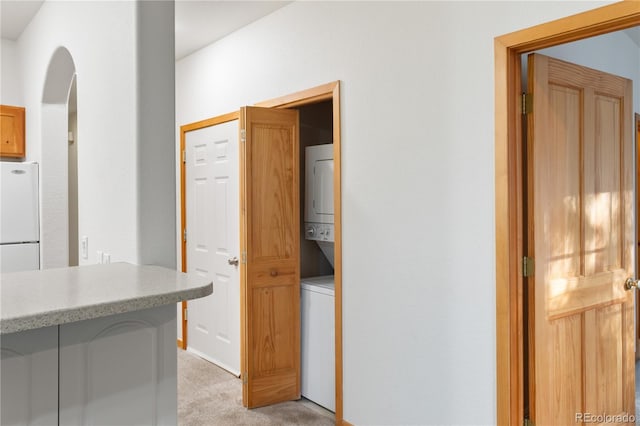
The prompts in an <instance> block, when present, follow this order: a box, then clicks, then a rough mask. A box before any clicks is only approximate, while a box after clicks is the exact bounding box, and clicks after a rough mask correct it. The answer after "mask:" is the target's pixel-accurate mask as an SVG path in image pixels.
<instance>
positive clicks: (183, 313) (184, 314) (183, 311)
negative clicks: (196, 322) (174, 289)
mask: <svg viewBox="0 0 640 426" xmlns="http://www.w3.org/2000/svg"><path fill="white" fill-rule="evenodd" d="M187 311H188V308H184V309H183V310H182V317H183V318H184V320H185V321H187Z"/></svg>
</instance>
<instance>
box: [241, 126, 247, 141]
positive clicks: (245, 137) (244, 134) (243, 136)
mask: <svg viewBox="0 0 640 426" xmlns="http://www.w3.org/2000/svg"><path fill="white" fill-rule="evenodd" d="M246 141H247V131H246V130H245V129H240V142H243V143H244V142H246Z"/></svg>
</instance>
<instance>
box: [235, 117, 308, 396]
mask: <svg viewBox="0 0 640 426" xmlns="http://www.w3.org/2000/svg"><path fill="white" fill-rule="evenodd" d="M240 125H241V129H242V131H243V132H244V134H245V137H246V140H245V143H244V144H243V151H242V153H241V177H242V179H241V193H242V197H243V198H242V204H241V206H242V207H241V210H242V221H241V228H242V232H241V234H242V240H241V244H242V251H243V252H244V253H246V255H245V258H246V263H244V264H243V267H242V270H241V283H242V295H241V297H242V308H241V309H242V320H241V323H242V334H243V336H242V339H243V342H244V345H243V347H244V348H247V349H246V350H245V351H244V353H243V354H242V366H243V367H242V370H243V372H242V376H243V404H244V405H245V406H248V407H258V406H262V405H268V404H273V403H277V402H282V401H288V400H293V399H299V398H300V259H299V257H300V254H299V253H300V218H299V212H300V200H299V164H298V161H299V160H298V149H299V148H298V129H299V126H298V112H297V111H295V110H277V109H273V110H272V109H265V108H255V107H246V108H243V109H242V110H241V124H240Z"/></svg>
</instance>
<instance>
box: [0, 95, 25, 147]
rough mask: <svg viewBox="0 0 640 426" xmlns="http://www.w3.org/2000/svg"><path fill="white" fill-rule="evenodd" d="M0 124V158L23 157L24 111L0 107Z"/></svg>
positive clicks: (20, 108) (17, 108)
mask: <svg viewBox="0 0 640 426" xmlns="http://www.w3.org/2000/svg"><path fill="white" fill-rule="evenodd" d="M0 122H1V123H0V157H13V158H22V157H24V156H25V155H26V150H25V137H24V136H25V131H24V127H25V109H24V108H22V107H15V106H7V105H0Z"/></svg>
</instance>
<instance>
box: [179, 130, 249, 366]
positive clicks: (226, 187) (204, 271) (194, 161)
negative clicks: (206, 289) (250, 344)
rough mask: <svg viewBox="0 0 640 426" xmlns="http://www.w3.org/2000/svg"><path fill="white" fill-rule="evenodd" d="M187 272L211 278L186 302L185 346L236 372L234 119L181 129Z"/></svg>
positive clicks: (237, 306)
mask: <svg viewBox="0 0 640 426" xmlns="http://www.w3.org/2000/svg"><path fill="white" fill-rule="evenodd" d="M185 149H186V156H185V157H186V182H187V184H186V210H187V211H186V215H187V221H186V223H187V259H188V260H187V272H189V273H195V274H198V275H201V276H206V277H207V278H210V279H212V280H213V294H212V295H210V296H207V297H204V298H201V299H197V300H193V301H190V302H189V304H188V318H187V336H188V340H187V349H188V350H189V351H191V352H194V353H196V354H198V355H200V356H201V357H203V358H205V359H207V360H209V361H211V362H213V363H215V364H217V365H218V366H220V367H222V368H224V369H225V370H228V371H230V372H231V373H233V374H235V375H239V374H240V286H239V269H238V263H237V262H236V263H235V264H234V262H233V261H234V260H238V259H239V257H240V256H239V252H238V244H239V226H240V225H239V217H240V211H239V199H238V194H239V192H238V191H239V188H238V173H239V170H238V167H239V165H238V164H239V163H238V120H233V121H228V122H225V123H221V124H216V125H213V126H209V127H204V128H201V129H197V130H192V131H190V132H187V133H186V135H185Z"/></svg>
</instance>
